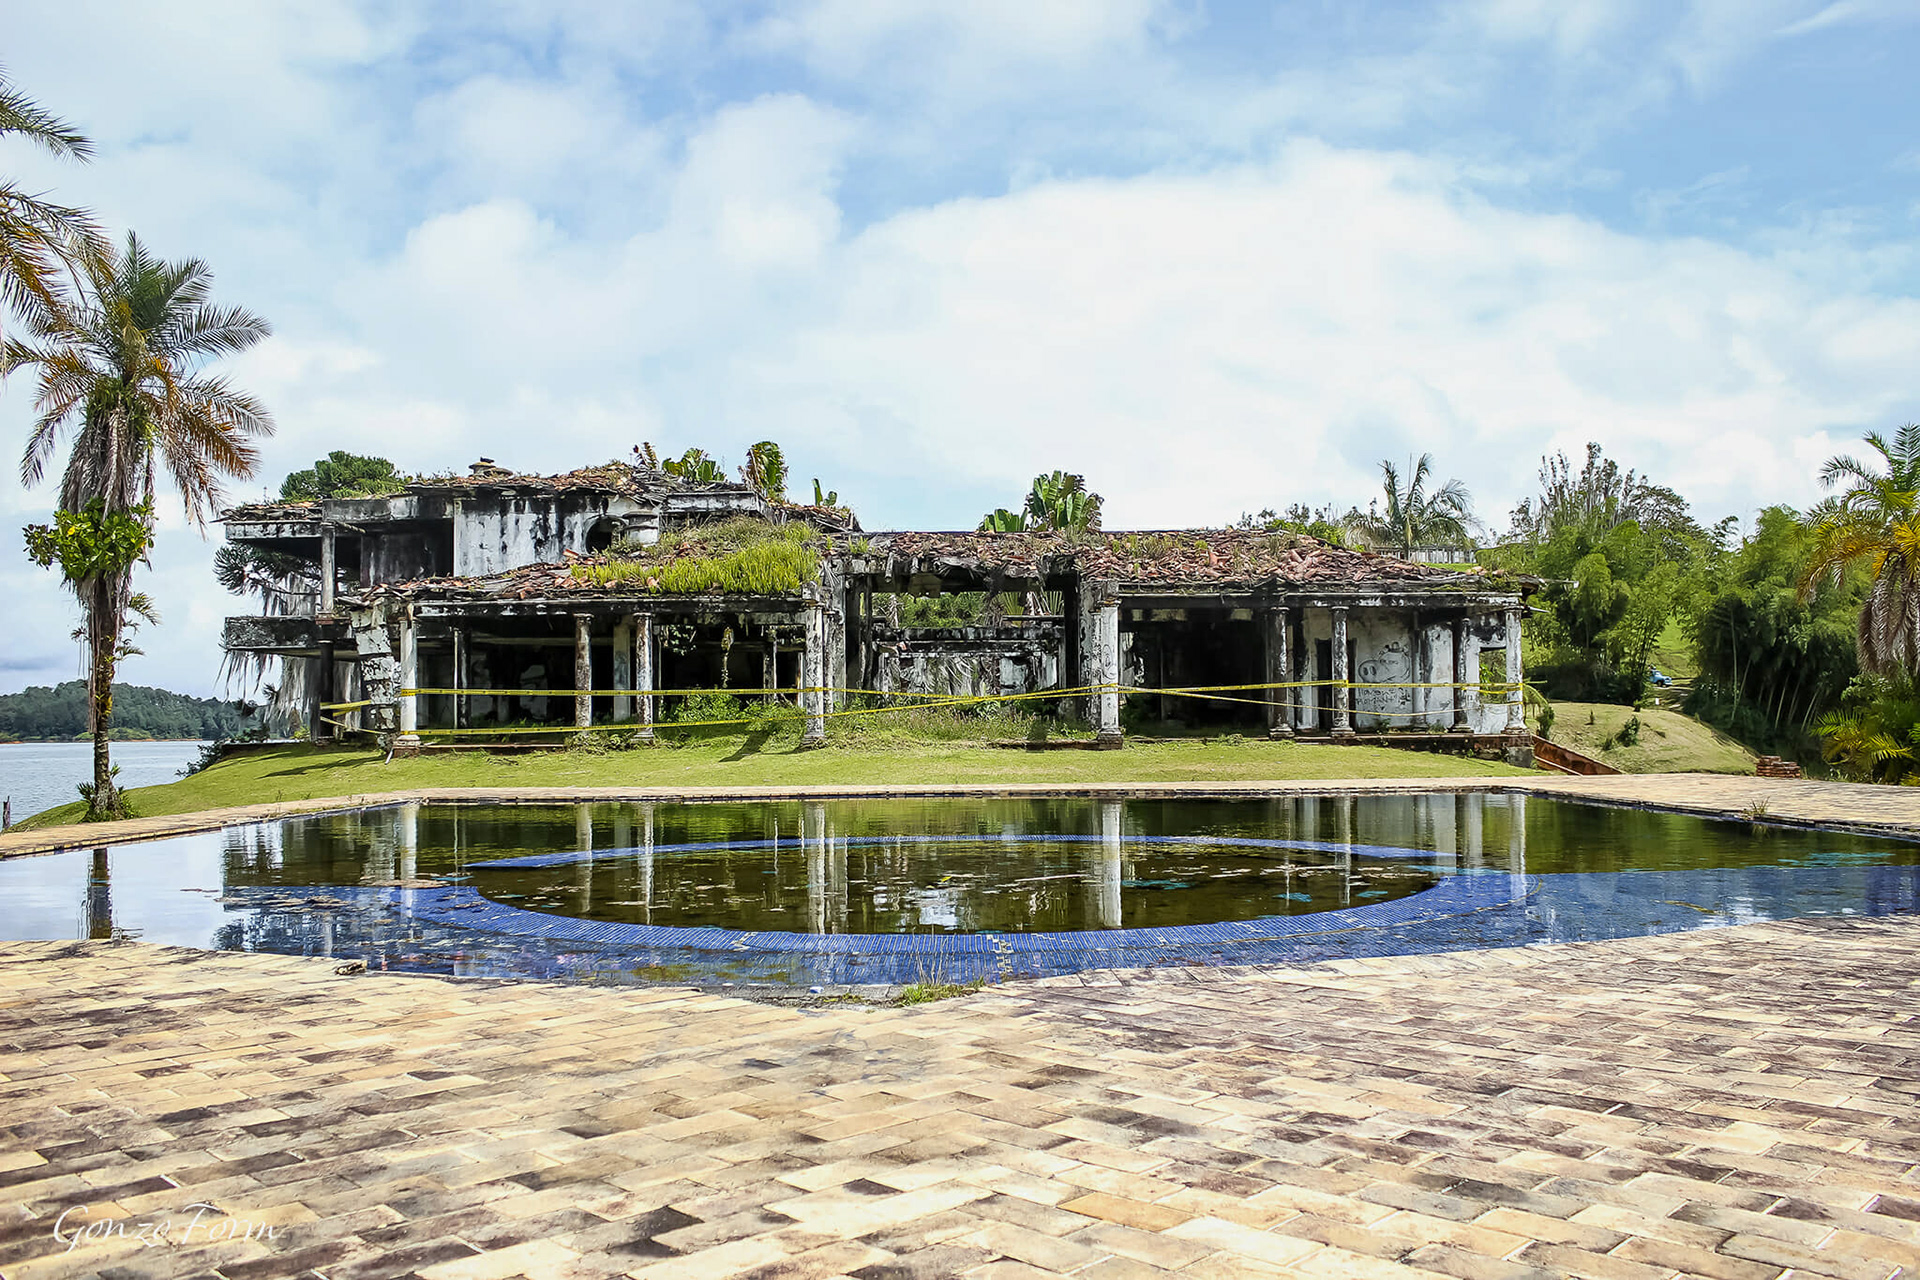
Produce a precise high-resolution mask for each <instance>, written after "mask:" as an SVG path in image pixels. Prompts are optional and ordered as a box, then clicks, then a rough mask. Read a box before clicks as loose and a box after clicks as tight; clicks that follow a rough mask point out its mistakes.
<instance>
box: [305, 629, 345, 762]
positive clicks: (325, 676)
mask: <svg viewBox="0 0 1920 1280" xmlns="http://www.w3.org/2000/svg"><path fill="white" fill-rule="evenodd" d="M315 662H316V663H317V665H318V667H319V670H318V671H316V672H315V673H314V674H315V677H316V679H317V680H318V683H319V688H320V696H319V698H318V699H317V700H316V703H315V706H314V709H313V723H312V724H311V725H310V726H309V730H308V731H309V732H310V733H311V734H312V735H313V740H314V741H315V742H332V741H333V740H334V739H335V738H337V737H339V736H340V735H339V734H338V733H336V732H335V731H334V728H333V726H332V725H330V724H323V723H322V722H321V720H320V717H321V716H333V717H334V718H335V719H338V718H339V715H338V713H336V712H332V711H322V710H320V704H322V703H328V702H344V701H345V699H344V698H341V697H339V696H338V695H337V694H336V693H335V692H334V679H333V663H334V656H333V644H332V643H331V642H330V641H322V642H321V644H320V656H319V657H318V658H317V659H315Z"/></svg>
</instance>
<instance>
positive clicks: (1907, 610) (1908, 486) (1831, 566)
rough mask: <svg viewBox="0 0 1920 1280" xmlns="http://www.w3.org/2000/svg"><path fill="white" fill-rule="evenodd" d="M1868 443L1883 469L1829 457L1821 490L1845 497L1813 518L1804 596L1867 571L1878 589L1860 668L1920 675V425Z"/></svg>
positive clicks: (1866, 622)
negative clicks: (1826, 582)
mask: <svg viewBox="0 0 1920 1280" xmlns="http://www.w3.org/2000/svg"><path fill="white" fill-rule="evenodd" d="M1866 443H1867V445H1868V447H1869V448H1871V449H1872V450H1873V451H1874V452H1875V453H1877V454H1879V455H1880V459H1879V461H1880V464H1881V466H1884V468H1885V469H1884V470H1881V469H1879V467H1876V466H1874V465H1871V464H1869V463H1865V462H1862V461H1860V460H1859V459H1857V458H1853V457H1848V456H1845V455H1842V456H1839V457H1833V458H1828V459H1827V461H1826V465H1824V466H1822V467H1821V468H1820V484H1821V485H1822V487H1824V488H1828V489H1834V488H1838V489H1839V490H1840V492H1839V493H1837V494H1835V495H1834V496H1833V497H1831V498H1829V499H1827V500H1826V501H1825V502H1823V503H1821V504H1820V505H1819V506H1817V507H1815V508H1814V509H1813V510H1812V511H1811V512H1809V513H1808V519H1807V523H1808V525H1809V527H1810V528H1811V529H1812V530H1813V552H1812V555H1811V556H1809V557H1808V563H1807V569H1806V573H1805V576H1804V577H1803V578H1802V580H1801V584H1800V586H1801V591H1802V593H1803V594H1805V593H1808V592H1811V591H1812V589H1813V587H1814V584H1815V583H1816V582H1818V581H1820V580H1822V579H1830V578H1835V577H1837V576H1838V575H1839V574H1840V573H1842V572H1843V571H1844V570H1845V569H1846V568H1847V567H1848V566H1850V565H1856V564H1857V565H1862V566H1864V567H1865V568H1866V570H1867V571H1868V573H1869V574H1870V575H1871V576H1872V586H1871V587H1870V588H1869V589H1868V591H1867V598H1866V601H1865V603H1864V604H1862V606H1861V608H1860V631H1859V640H1858V643H1859V647H1860V665H1861V666H1862V667H1864V668H1866V669H1867V670H1868V671H1870V672H1873V673H1874V674H1876V675H1887V676H1904V677H1907V678H1908V679H1912V678H1913V677H1915V676H1920V424H1916V423H1911V422H1909V423H1908V424H1907V425H1906V426H1904V427H1901V428H1900V429H1899V430H1898V431H1896V432H1894V435H1893V439H1892V440H1891V441H1889V440H1888V439H1887V438H1886V437H1885V436H1883V435H1881V434H1880V433H1879V432H1877V431H1870V432H1868V433H1867V436H1866Z"/></svg>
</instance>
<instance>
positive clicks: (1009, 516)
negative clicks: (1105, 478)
mask: <svg viewBox="0 0 1920 1280" xmlns="http://www.w3.org/2000/svg"><path fill="white" fill-rule="evenodd" d="M1103 503H1104V500H1103V499H1102V498H1101V497H1100V495H1099V494H1097V493H1094V492H1093V491H1092V490H1090V489H1088V488H1087V480H1086V477H1085V476H1080V475H1075V474H1073V473H1072V472H1068V471H1050V472H1047V473H1046V474H1045V475H1038V476H1035V477H1034V478H1033V485H1032V487H1031V488H1030V489H1028V490H1027V499H1026V502H1025V503H1024V504H1022V506H1021V508H1020V510H1018V511H1009V510H1007V509H1006V508H1005V507H996V508H994V509H993V510H992V511H989V512H988V513H987V514H986V515H985V516H982V517H981V519H980V524H979V529H980V531H981V532H982V533H1027V532H1038V531H1040V530H1044V529H1080V530H1086V529H1098V528H1099V527H1100V508H1101V506H1102V505H1103Z"/></svg>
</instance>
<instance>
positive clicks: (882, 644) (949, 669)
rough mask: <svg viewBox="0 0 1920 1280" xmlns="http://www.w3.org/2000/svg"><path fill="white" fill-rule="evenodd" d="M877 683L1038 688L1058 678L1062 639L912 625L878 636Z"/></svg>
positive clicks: (938, 690)
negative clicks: (896, 632)
mask: <svg viewBox="0 0 1920 1280" xmlns="http://www.w3.org/2000/svg"><path fill="white" fill-rule="evenodd" d="M874 650H875V655H876V657H877V659H878V661H877V664H876V665H877V670H876V676H875V681H874V684H875V687H876V688H877V689H879V690H881V691H883V692H888V693H932V694H944V695H948V696H958V697H992V696H996V695H1005V694H1014V693H1038V692H1040V691H1041V690H1044V689H1052V688H1055V687H1056V686H1057V685H1058V683H1059V679H1060V660H1059V651H1058V642H1057V640H1055V639H1052V638H1045V637H1028V636H1021V635H1011V636H1009V635H1004V634H999V633H996V631H995V630H994V629H992V628H986V627H966V628H956V629H951V630H945V629H942V630H936V629H933V628H926V629H918V628H916V629H913V630H909V631H905V632H902V633H901V634H900V635H898V636H894V637H889V638H886V639H878V638H876V640H875V642H874Z"/></svg>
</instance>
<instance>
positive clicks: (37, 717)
mask: <svg viewBox="0 0 1920 1280" xmlns="http://www.w3.org/2000/svg"><path fill="white" fill-rule="evenodd" d="M113 720H114V728H115V730H116V731H117V732H116V734H115V736H116V737H121V738H127V737H143V738H231V737H234V736H236V735H238V734H240V733H241V732H243V731H245V730H247V729H249V728H252V727H253V725H252V724H251V722H250V721H249V720H248V719H247V718H246V717H244V716H243V715H242V714H241V713H240V711H239V709H238V708H237V707H235V706H234V704H233V703H231V702H222V701H220V700H219V699H218V698H195V697H191V696H189V695H188V694H184V693H170V692H168V691H167V690H165V689H149V688H147V687H145V686H144V685H132V684H116V685H114V686H113ZM86 732H87V682H86V681H84V680H68V681H66V682H65V683H64V684H59V685H55V686H53V687H52V688H48V687H47V686H46V685H33V686H30V687H29V688H26V689H23V690H21V691H20V692H19V693H8V694H0V737H6V738H22V739H28V740H36V739H37V740H52V741H65V740H67V739H70V738H77V737H82V736H84V735H85V734H86Z"/></svg>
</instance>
